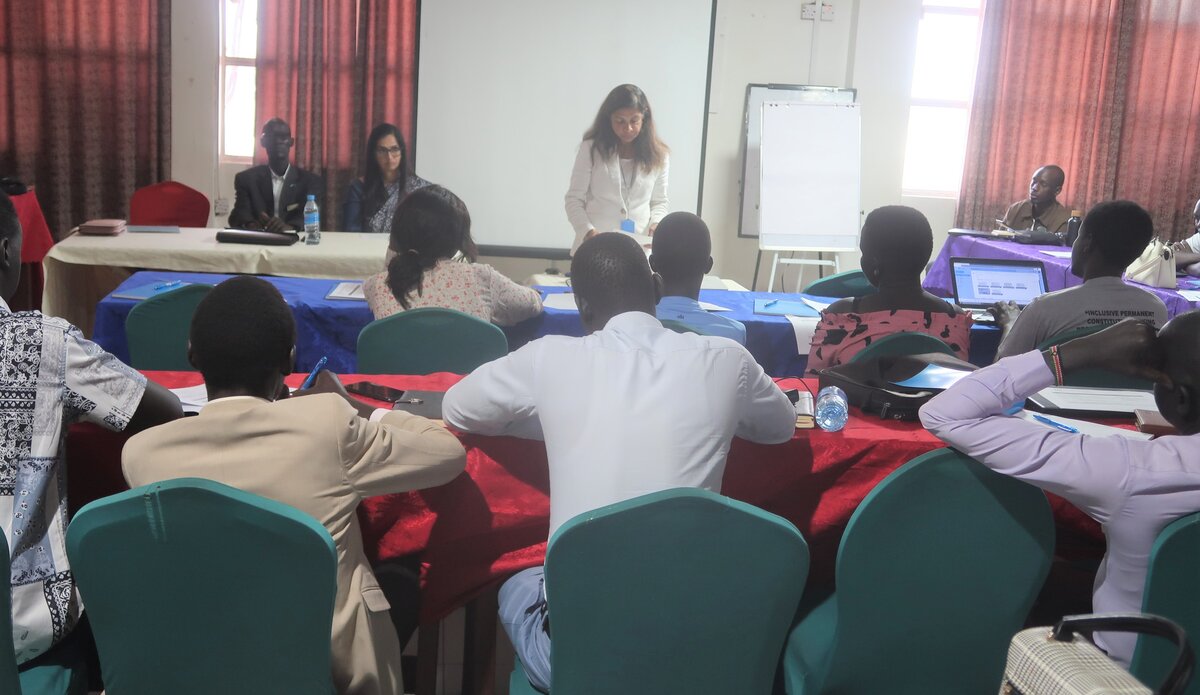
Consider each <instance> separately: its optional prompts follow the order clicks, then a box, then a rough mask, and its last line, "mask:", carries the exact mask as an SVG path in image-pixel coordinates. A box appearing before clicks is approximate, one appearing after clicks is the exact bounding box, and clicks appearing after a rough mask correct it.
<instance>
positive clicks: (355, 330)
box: [92, 271, 1000, 377]
mask: <svg viewBox="0 0 1200 695" xmlns="http://www.w3.org/2000/svg"><path fill="white" fill-rule="evenodd" d="M229 277H232V276H230V275H226V274H211V273H176V272H167V271H143V272H139V273H135V274H133V275H132V276H131V277H129V278H127V279H126V280H125V281H124V282H122V283H121V284H120V285H119V286H118V287H117V288H116V289H115V290H114V293H116V294H120V293H122V292H125V291H128V290H132V289H136V288H138V287H143V286H145V285H153V284H161V283H166V282H177V281H178V282H193V283H204V284H210V285H215V284H217V283H219V282H221V281H222V280H225V279H227V278H229ZM264 279H265V280H267V281H268V282H271V283H272V284H274V285H275V286H276V287H277V288H279V291H280V293H281V294H282V295H283V298H284V300H285V301H286V302H287V303H288V306H289V307H290V308H291V309H292V315H293V316H294V317H295V319H296V333H297V341H296V370H297V371H309V370H311V369H312V368H313V366H314V365H315V364H316V363H317V361H318V360H320V359H321V357H328V358H329V362H328V368H329V369H330V370H331V371H334V372H337V373H353V372H355V371H356V370H357V358H356V356H355V351H356V346H357V342H358V334H359V332H360V331H361V330H362V329H363V327H364V326H366V325H367V324H368V323H370V322H371V320H372V316H371V311H370V309H368V308H367V304H366V302H364V301H361V300H360V301H349V300H342V299H327V298H326V295H328V294H329V292H330V291H331V290H332V289H333V288H334V286H335V285H336V284H337V282H338V280H336V279H335V280H318V279H310V278H291V277H269V276H268V277H264ZM536 289H538V290H539V291H540V292H541V293H542V295H543V297H545V296H548V295H552V294H560V293H564V292H570V291H571V290H570V288H569V287H562V286H555V287H546V286H536ZM799 296H801V295H794V294H785V293H771V292H742V291H730V290H701V291H700V299H701V300H703V301H706V302H711V303H713V304H716V305H718V306H721V307H724V308H726V309H729V311H725V312H721V314H722V315H724V316H728V317H730V318H733V319H736V320H738V321H741V322H742V323H743V324H745V326H746V348H747V349H748V350H749V351H750V354H752V355H753V356H754V358H755V360H757V361H758V363H759V364H760V365H762V367H763V369H764V370H765V371H766V372H767V373H768V374H770V375H771V376H776V377H783V376H798V375H801V374H803V373H804V368H805V365H806V364H807V362H808V347H807V343H806V344H805V347H804V350H803V351H801V350H798V349H797V347H798V346H797V338H796V332H795V330H794V329H793V328H792V324H791V323H790V322H789V321H788V320H787V319H785V318H784V317H783V316H775V315H765V314H756V313H754V303H755V300H763V299H766V300H771V299H796V298H798V297H799ZM827 301H830V300H827ZM136 304H137V300H135V299H125V298H120V297H114V296H112V294H109V295H108V296H106V297H104V298H103V299H102V300H100V302H99V303H98V304H97V306H96V312H95V325H94V328H93V331H92V338H93V339H94V340H95V341H96V342H97V343H98V344H100V346H102V347H103V348H104V349H105V350H108V351H109V352H111V353H113V354H114V355H116V356H117V357H118V358H120V359H121V360H123V361H125V362H128V361H129V346H128V342H127V341H126V339H125V320H126V318H127V317H128V316H129V312H130V311H131V310H132V309H133V307H134V306H135V305H136ZM503 330H504V333H505V335H506V337H507V338H508V344H509V348H510V349H513V350H515V349H517V348H519V347H521V346H522V345H524V344H526V343H528V342H529V341H531V340H536V339H537V338H541V337H543V336H546V335H567V336H581V335H583V334H584V331H583V323H582V322H581V321H580V320H579V312H578V311H573V310H564V309H555V308H546V309H545V311H543V312H542V314H540V315H538V316H535V317H533V318H530V319H527V320H525V321H522V322H521V323H518V324H516V325H515V326H508V327H505V328H504V329H503ZM999 335H1000V334H999V331H997V330H995V329H994V328H991V327H986V326H979V327H977V328H976V329H974V330H972V332H971V348H970V351H971V359H972V360H973V361H975V363H976V364H980V365H984V364H989V363H991V361H992V358H993V357H994V356H995V353H996V347H997V345H998V343H999Z"/></svg>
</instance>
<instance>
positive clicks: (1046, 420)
mask: <svg viewBox="0 0 1200 695" xmlns="http://www.w3.org/2000/svg"><path fill="white" fill-rule="evenodd" d="M1033 419H1034V420H1037V421H1038V422H1040V423H1042V424H1046V425H1050V426H1051V427H1053V428H1054V429H1056V430H1062V431H1063V432H1070V433H1071V434H1079V430H1077V429H1075V428H1074V427H1071V426H1070V425H1064V424H1062V423H1061V422H1055V421H1054V420H1051V419H1050V418H1048V417H1045V416H1042V415H1037V414H1034V416H1033Z"/></svg>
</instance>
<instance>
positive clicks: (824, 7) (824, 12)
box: [821, 2, 833, 22]
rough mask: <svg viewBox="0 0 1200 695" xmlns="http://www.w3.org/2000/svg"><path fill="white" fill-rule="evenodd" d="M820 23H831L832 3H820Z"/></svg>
mask: <svg viewBox="0 0 1200 695" xmlns="http://www.w3.org/2000/svg"><path fill="white" fill-rule="evenodd" d="M821 21H822V22H832V21H833V3H832V2H823V3H821Z"/></svg>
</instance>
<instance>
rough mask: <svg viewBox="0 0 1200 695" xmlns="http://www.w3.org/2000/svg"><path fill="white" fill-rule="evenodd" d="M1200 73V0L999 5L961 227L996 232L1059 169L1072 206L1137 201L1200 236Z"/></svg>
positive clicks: (1036, 0) (992, 16) (993, 3)
mask: <svg viewBox="0 0 1200 695" xmlns="http://www.w3.org/2000/svg"><path fill="white" fill-rule="evenodd" d="M1197 65H1200V0H1072V1H1071V2H1063V1H1062V0H987V2H986V6H985V10H984V20H983V37H982V42H981V45H980V55H979V72H978V76H977V79H976V86H975V97H974V102H973V104H972V110H971V122H970V128H969V134H968V139H967V156H966V163H965V166H964V170H963V185H962V191H961V195H960V197H959V201H960V203H959V209H958V219H957V224H958V225H959V226H961V227H967V228H975V229H986V228H990V226H991V225H992V224H993V220H994V218H995V217H996V216H997V215H998V214H1000V213H1002V212H1003V210H1004V208H1005V206H1007V205H1008V204H1010V203H1012V202H1013V201H1014V200H1021V199H1023V198H1025V197H1027V196H1028V184H1029V178H1030V175H1031V174H1032V173H1033V171H1034V170H1035V169H1037V168H1038V167H1039V166H1041V165H1043V164H1058V165H1060V166H1062V167H1063V169H1064V170H1065V171H1066V173H1067V182H1066V185H1065V186H1064V188H1063V193H1062V194H1061V195H1060V196H1059V200H1060V202H1062V203H1063V204H1064V205H1067V206H1071V207H1076V208H1080V209H1084V210H1086V209H1087V208H1088V207H1089V206H1091V205H1094V204H1096V203H1098V202H1100V201H1103V200H1110V199H1113V198H1127V199H1130V200H1134V201H1137V202H1138V203H1140V204H1141V205H1142V206H1143V207H1145V208H1146V209H1147V210H1149V211H1150V213H1151V215H1152V216H1153V217H1154V223H1155V228H1156V230H1157V231H1158V233H1159V234H1160V235H1162V236H1165V237H1169V238H1179V237H1181V236H1183V235H1185V234H1189V233H1191V229H1192V220H1191V217H1192V206H1193V204H1194V203H1195V201H1196V198H1197V196H1198V195H1200V169H1198V168H1197V167H1196V166H1195V162H1196V161H1197V157H1198V156H1200V140H1198V136H1197V130H1198V127H1200V70H1198V69H1197Z"/></svg>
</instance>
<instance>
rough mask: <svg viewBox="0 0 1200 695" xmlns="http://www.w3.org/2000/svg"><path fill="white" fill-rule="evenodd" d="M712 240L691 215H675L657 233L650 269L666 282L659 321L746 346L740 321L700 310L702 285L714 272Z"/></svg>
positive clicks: (659, 301) (700, 220) (700, 223)
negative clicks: (676, 324)
mask: <svg viewBox="0 0 1200 695" xmlns="http://www.w3.org/2000/svg"><path fill="white" fill-rule="evenodd" d="M711 254H712V239H711V238H710V237H709V234H708V225H706V224H704V220H702V219H700V218H699V217H697V216H695V215H693V214H692V213H690V212H672V213H671V214H669V215H667V216H666V217H664V218H663V220H662V222H660V223H659V224H658V229H657V230H656V231H655V233H654V244H653V250H652V251H651V253H650V267H651V268H653V269H654V272H656V273H658V274H659V277H661V278H662V281H663V298H662V299H660V300H658V308H657V310H656V313H657V314H658V318H659V319H660V320H669V321H679V322H680V323H682V324H684V325H686V326H688V327H689V328H693V329H695V330H696V331H698V332H700V333H703V334H704V335H719V336H724V337H726V338H730V339H732V340H736V341H737V342H738V344H740V345H745V344H746V327H745V326H743V325H742V324H741V322H739V321H734V320H733V319H730V318H725V317H724V316H721V315H720V314H710V313H709V312H707V311H705V310H704V309H701V308H700V284H701V283H702V282H704V274H705V273H707V272H708V271H710V270H712V265H713V259H712V255H711Z"/></svg>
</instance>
